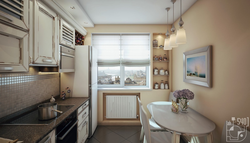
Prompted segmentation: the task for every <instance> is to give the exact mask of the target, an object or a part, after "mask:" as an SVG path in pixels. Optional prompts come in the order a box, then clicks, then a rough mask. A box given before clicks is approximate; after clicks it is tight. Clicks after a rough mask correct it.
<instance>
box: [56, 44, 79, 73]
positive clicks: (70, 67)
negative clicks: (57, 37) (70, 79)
mask: <svg viewBox="0 0 250 143" xmlns="http://www.w3.org/2000/svg"><path fill="white" fill-rule="evenodd" d="M60 51H61V52H60V69H59V72H75V50H73V49H70V48H67V47H64V46H60Z"/></svg>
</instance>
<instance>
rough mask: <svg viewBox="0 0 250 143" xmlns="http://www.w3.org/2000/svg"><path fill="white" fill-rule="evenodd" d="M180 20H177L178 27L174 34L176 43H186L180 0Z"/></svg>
mask: <svg viewBox="0 0 250 143" xmlns="http://www.w3.org/2000/svg"><path fill="white" fill-rule="evenodd" d="M180 14H181V16H180V21H179V26H180V29H179V30H178V31H177V35H176V44H186V43H187V37H186V31H185V29H184V28H183V24H184V22H183V20H182V0H180Z"/></svg>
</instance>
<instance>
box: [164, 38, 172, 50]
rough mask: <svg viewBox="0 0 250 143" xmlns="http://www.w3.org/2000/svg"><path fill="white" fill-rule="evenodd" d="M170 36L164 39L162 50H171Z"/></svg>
mask: <svg viewBox="0 0 250 143" xmlns="http://www.w3.org/2000/svg"><path fill="white" fill-rule="evenodd" d="M169 42H170V38H169V37H168V38H166V39H165V41H164V50H172V47H170V46H169Z"/></svg>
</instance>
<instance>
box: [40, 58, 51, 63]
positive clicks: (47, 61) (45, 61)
mask: <svg viewBox="0 0 250 143" xmlns="http://www.w3.org/2000/svg"><path fill="white" fill-rule="evenodd" d="M42 61H43V62H44V63H52V60H49V59H43V60H42Z"/></svg>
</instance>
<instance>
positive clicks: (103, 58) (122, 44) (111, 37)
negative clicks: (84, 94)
mask: <svg viewBox="0 0 250 143" xmlns="http://www.w3.org/2000/svg"><path fill="white" fill-rule="evenodd" d="M149 39H150V35H149V34H148V33H145V34H143V33H141V34H129V33H125V34H123V33H120V34H93V35H92V41H93V43H92V46H93V47H95V48H97V51H98V53H97V63H98V78H97V81H98V88H124V87H125V86H126V88H136V87H135V86H140V88H148V85H149V83H148V82H149V75H148V69H149V68H150V42H149ZM132 86H133V87H132Z"/></svg>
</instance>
